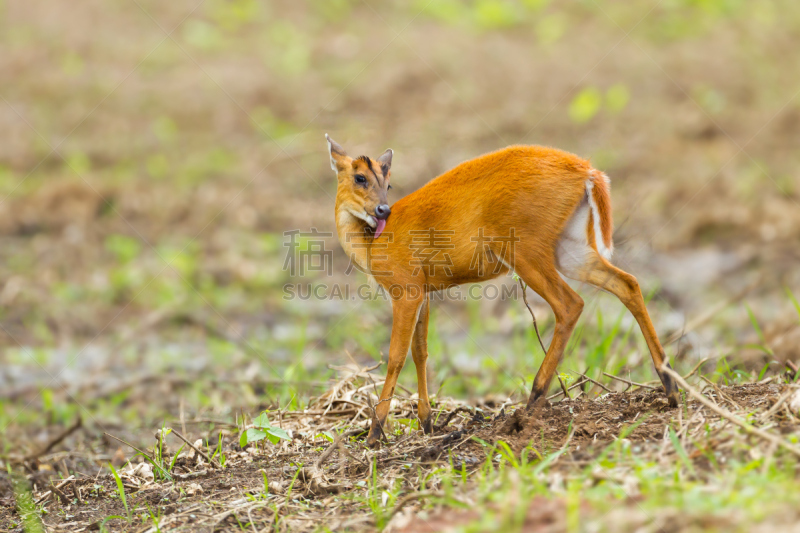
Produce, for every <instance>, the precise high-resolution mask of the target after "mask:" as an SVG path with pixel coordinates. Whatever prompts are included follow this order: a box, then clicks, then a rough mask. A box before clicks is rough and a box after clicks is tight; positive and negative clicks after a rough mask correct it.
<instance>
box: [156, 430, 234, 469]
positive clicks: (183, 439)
mask: <svg viewBox="0 0 800 533" xmlns="http://www.w3.org/2000/svg"><path fill="white" fill-rule="evenodd" d="M167 429H171V430H172V433H173V434H174V435H175V436H176V437H178V438H179V439H181V440H182V441H183V442H185V443H186V444H188V445H189V447H190V448H191V449H193V450H194V451H196V452H197V453H199V454H200V456H201V457H203V459H205V460H206V461H208V464H210V465H211V466H213V467H214V468H222V465H220V464H219V463H217V462H215V461H214V460H213V459H211V457H209V456H208V454H206V453H205V452H204V451H203V450H201V449H200V448H198V447H197V446H195V445H194V444H192V443H191V442H189V439H187V438H186V437H184V436H183V435H181V434H180V433H178V432H177V431H175V430H174V429H172V428H167Z"/></svg>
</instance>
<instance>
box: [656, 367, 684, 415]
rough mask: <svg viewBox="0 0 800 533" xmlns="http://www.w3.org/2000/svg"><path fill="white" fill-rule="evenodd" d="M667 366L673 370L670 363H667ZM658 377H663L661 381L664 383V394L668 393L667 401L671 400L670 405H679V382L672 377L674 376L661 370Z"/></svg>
mask: <svg viewBox="0 0 800 533" xmlns="http://www.w3.org/2000/svg"><path fill="white" fill-rule="evenodd" d="M667 368H669V369H670V370H672V367H671V366H669V363H667ZM658 377H660V378H661V383H662V384H663V385H664V394H666V395H667V402H669V406H670V407H678V404H680V399H681V393H680V389H678V384H677V383H675V380H674V379H672V376H669V375H667V374H663V373H661V372H659V373H658Z"/></svg>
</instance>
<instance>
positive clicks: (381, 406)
mask: <svg viewBox="0 0 800 533" xmlns="http://www.w3.org/2000/svg"><path fill="white" fill-rule="evenodd" d="M421 304H422V298H421V297H419V298H416V299H414V300H409V299H407V296H405V295H404V296H402V297H400V298H398V299H396V300H394V301H393V304H392V338H391V340H390V341H389V364H388V365H387V366H388V367H387V371H386V382H385V383H384V384H383V390H382V391H381V397H380V399H379V400H378V404H377V405H376V406H375V415H376V417H375V418H373V419H372V426H371V427H370V429H369V435H368V436H367V446H370V447H372V446H376V445H377V444H378V441H379V440H380V436H381V429H382V427H383V424H384V423H385V422H386V417H387V416H388V415H389V407H390V403H391V400H392V396H393V395H394V388H395V385H397V377H398V376H399V375H400V371H401V370H402V369H403V364H404V363H405V361H406V355H407V354H408V347H409V345H410V344H411V336H412V335H413V333H414V325H415V323H416V320H417V311H418V310H419V307H420V305H421Z"/></svg>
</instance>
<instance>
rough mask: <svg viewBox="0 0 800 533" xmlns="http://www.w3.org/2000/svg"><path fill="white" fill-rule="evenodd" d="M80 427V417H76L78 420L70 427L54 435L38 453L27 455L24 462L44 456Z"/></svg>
mask: <svg viewBox="0 0 800 533" xmlns="http://www.w3.org/2000/svg"><path fill="white" fill-rule="evenodd" d="M82 425H83V419H82V418H81V416H80V415H78V418H76V419H75V422H73V424H72V425H71V426H70V427H68V428H67V429H65V430H64V431H62V432H61V433H59V434H58V435H56V436H55V438H53V439H52V440H51V441H50V442H48V443H47V445H46V446H45V447H44V448H42V449H41V450H39V451H38V452H33V453H31V454H30V455H27V456H26V457H25V460H27V461H33V460H34V459H38V458H39V457H41V456H42V455H45V454H46V453H47V452H49V451H50V450H52V449H53V448H54V447H55V446H56V445H58V444H59V443H60V442H61V441H63V440H64V439H66V438H67V437H69V436H70V434H72V432H74V431H75V430H77V429H78V428H80V427H81V426H82Z"/></svg>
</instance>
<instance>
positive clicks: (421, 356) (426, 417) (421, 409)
mask: <svg viewBox="0 0 800 533" xmlns="http://www.w3.org/2000/svg"><path fill="white" fill-rule="evenodd" d="M429 306H430V304H429V300H428V297H427V295H426V296H425V299H424V300H423V302H422V306H421V308H420V310H419V318H417V325H416V326H415V327H414V338H413V340H412V341H411V357H413V358H414V365H415V366H416V367H417V391H418V393H419V401H418V402H417V418H419V425H420V427H421V428H422V431H424V432H425V434H426V435H429V434H431V433H432V432H433V419H432V418H431V402H430V400H429V399H428V367H427V362H428V318H429V316H430V311H429V309H430V308H429Z"/></svg>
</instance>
